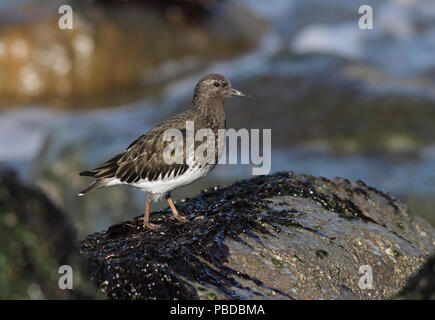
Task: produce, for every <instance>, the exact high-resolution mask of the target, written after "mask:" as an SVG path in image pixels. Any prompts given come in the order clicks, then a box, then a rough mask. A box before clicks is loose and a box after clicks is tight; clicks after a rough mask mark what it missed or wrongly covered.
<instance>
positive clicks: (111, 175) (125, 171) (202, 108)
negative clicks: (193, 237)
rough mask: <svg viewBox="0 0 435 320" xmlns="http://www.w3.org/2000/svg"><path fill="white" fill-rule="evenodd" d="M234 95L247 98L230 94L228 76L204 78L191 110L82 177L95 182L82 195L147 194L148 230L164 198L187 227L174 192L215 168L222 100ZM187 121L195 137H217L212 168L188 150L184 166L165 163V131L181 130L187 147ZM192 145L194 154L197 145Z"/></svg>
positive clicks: (234, 92)
mask: <svg viewBox="0 0 435 320" xmlns="http://www.w3.org/2000/svg"><path fill="white" fill-rule="evenodd" d="M231 96H241V97H247V95H245V94H243V93H242V92H240V91H237V90H235V89H232V88H231V83H230V81H229V80H228V79H226V78H225V77H224V76H221V75H219V74H210V75H207V76H205V77H203V78H202V79H201V80H199V82H198V84H197V85H196V87H195V91H194V95H193V102H192V108H191V109H189V110H187V111H185V112H182V113H180V114H177V115H176V116H174V117H172V118H171V119H169V120H166V121H164V122H162V123H161V124H159V125H157V126H156V127H154V128H153V129H151V130H150V131H148V132H147V133H145V134H143V135H142V136H140V137H139V138H138V139H136V140H135V141H133V142H132V143H131V144H130V145H129V146H128V148H127V149H126V150H125V151H124V152H122V153H120V154H118V155H116V156H114V157H113V158H112V159H110V160H108V161H106V162H104V163H103V164H102V165H100V166H99V167H97V168H95V169H92V170H89V171H83V172H80V175H81V176H90V177H93V178H94V179H95V180H96V181H94V182H93V183H92V184H91V185H89V186H88V187H87V188H85V189H84V190H82V191H81V192H80V193H79V196H83V195H85V194H86V193H88V192H90V191H94V190H97V189H99V188H102V187H109V186H115V185H123V184H126V185H130V186H132V187H135V188H139V189H141V190H144V191H146V192H147V196H146V206H145V215H144V218H143V223H144V226H145V227H148V228H150V229H154V228H156V227H157V226H156V225H154V224H152V223H150V202H151V200H154V199H158V198H160V197H162V196H165V197H166V199H167V200H168V203H169V206H170V207H171V210H172V214H173V215H172V216H173V218H175V219H177V220H178V221H181V222H185V221H186V218H185V217H183V216H181V215H179V214H178V211H177V209H176V208H175V205H174V203H173V201H172V199H171V191H173V190H175V189H177V188H179V187H182V186H185V185H188V184H190V183H192V182H194V181H196V180H198V179H199V178H202V177H204V176H205V175H207V174H208V173H209V172H210V171H211V170H212V169H213V168H214V166H215V165H216V163H217V160H218V158H219V156H220V155H221V153H222V151H223V149H224V143H225V141H222V137H220V136H219V137H220V139H221V140H220V141H218V131H219V129H225V112H224V100H225V99H226V98H228V97H231ZM188 122H190V123H193V124H194V134H196V132H197V131H198V130H200V129H211V131H212V132H213V134H214V135H215V139H214V143H215V144H214V145H213V148H214V151H215V152H214V154H215V157H214V159H213V161H209V162H208V163H204V161H201V162H195V160H193V161H192V159H195V157H192V152H190V151H186V147H184V149H183V153H182V154H183V161H177V162H175V163H172V164H168V162H167V161H165V158H164V150H165V148H166V147H167V145H168V143H170V142H169V141H166V140H167V139H164V136H165V132H167V130H169V129H177V130H179V131H180V132H181V133H182V137H183V140H184V141H183V143H184V144H183V146H186V129H187V128H186V127H187V123H188ZM223 140H225V137H223ZM194 143H195V149H196V146H197V145H198V144H199V142H196V141H195V142H194ZM186 154H187V155H188V156H187V157H186Z"/></svg>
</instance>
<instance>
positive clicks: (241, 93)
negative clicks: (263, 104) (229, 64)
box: [230, 89, 251, 98]
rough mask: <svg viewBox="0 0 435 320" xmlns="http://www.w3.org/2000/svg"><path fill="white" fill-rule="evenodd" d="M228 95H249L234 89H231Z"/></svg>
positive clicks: (248, 96)
mask: <svg viewBox="0 0 435 320" xmlns="http://www.w3.org/2000/svg"><path fill="white" fill-rule="evenodd" d="M230 96H234V97H246V98H250V97H251V96H250V95H247V94H244V93H243V92H240V91H239V90H236V89H231V93H230Z"/></svg>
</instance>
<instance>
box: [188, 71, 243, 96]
mask: <svg viewBox="0 0 435 320" xmlns="http://www.w3.org/2000/svg"><path fill="white" fill-rule="evenodd" d="M195 96H196V97H207V98H215V99H222V100H223V99H226V98H229V97H232V96H235V97H249V95H247V94H244V93H242V92H240V91H238V90H236V89H233V88H232V87H231V82H230V81H229V80H228V79H227V78H225V77H224V76H221V75H220V74H209V75H207V76H205V77H203V78H202V79H201V80H199V81H198V83H197V85H196V87H195Z"/></svg>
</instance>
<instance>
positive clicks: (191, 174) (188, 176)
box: [106, 166, 212, 194]
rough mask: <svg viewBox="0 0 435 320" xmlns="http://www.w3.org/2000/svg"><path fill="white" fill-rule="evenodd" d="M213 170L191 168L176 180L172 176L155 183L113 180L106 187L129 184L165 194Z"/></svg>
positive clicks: (147, 190)
mask: <svg viewBox="0 0 435 320" xmlns="http://www.w3.org/2000/svg"><path fill="white" fill-rule="evenodd" d="M211 169H212V167H211V166H210V167H206V168H198V167H193V168H189V169H188V170H187V171H186V172H185V173H183V174H181V175H179V176H177V177H175V178H174V177H172V176H170V177H168V178H165V179H157V180H153V181H149V180H148V179H144V180H140V181H138V182H133V183H126V182H121V181H120V180H119V179H113V180H111V181H110V182H109V183H108V184H107V185H106V186H108V187H109V186H115V185H123V184H128V185H130V186H132V187H134V188H138V189H141V190H144V191H146V192H151V193H153V194H165V193H167V192H170V191H172V190H174V189H177V188H179V187H182V186H185V185H188V184H190V183H192V182H194V181H196V180H198V179H200V178H202V177H204V176H205V175H207V174H208V173H209V172H210V170H211Z"/></svg>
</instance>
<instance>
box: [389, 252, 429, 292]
mask: <svg viewBox="0 0 435 320" xmlns="http://www.w3.org/2000/svg"><path fill="white" fill-rule="evenodd" d="M396 299H406V300H435V256H432V257H431V258H430V259H429V260H428V261H427V262H426V263H425V264H424V266H423V267H422V268H421V269H420V270H419V271H418V272H417V274H416V275H414V276H413V277H412V278H411V279H410V280H409V282H408V283H407V284H406V287H405V288H404V289H403V290H402V292H401V293H400V294H399V295H398V296H397V297H396Z"/></svg>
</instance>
